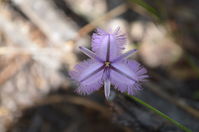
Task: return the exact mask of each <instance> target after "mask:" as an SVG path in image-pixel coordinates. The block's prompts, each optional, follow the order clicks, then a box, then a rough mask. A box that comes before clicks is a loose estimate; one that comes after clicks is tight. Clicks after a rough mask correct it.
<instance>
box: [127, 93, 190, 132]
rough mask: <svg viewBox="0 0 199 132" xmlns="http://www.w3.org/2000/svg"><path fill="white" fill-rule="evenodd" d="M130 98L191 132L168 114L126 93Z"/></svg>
mask: <svg viewBox="0 0 199 132" xmlns="http://www.w3.org/2000/svg"><path fill="white" fill-rule="evenodd" d="M127 96H129V97H130V98H132V99H134V100H135V101H136V102H138V103H140V104H142V105H144V106H145V107H147V108H148V109H150V110H152V111H153V112H155V113H156V114H158V115H160V116H161V117H163V118H165V119H167V120H168V121H170V122H171V123H173V124H174V125H176V126H177V127H179V128H180V129H182V130H183V131H185V132H192V131H191V130H190V129H189V128H187V127H185V126H183V125H182V124H180V123H179V122H177V121H176V120H174V119H172V118H170V117H169V116H167V115H165V114H164V113H162V112H160V111H159V110H157V109H156V108H154V107H153V106H151V105H149V104H147V103H145V102H144V101H142V100H141V99H139V98H137V97H135V96H131V95H128V94H127Z"/></svg>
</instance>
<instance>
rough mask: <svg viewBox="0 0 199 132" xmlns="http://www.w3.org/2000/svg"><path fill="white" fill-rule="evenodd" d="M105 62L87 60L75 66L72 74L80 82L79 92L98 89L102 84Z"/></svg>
mask: <svg viewBox="0 0 199 132" xmlns="http://www.w3.org/2000/svg"><path fill="white" fill-rule="evenodd" d="M102 75H103V64H102V63H100V62H97V61H94V60H87V61H84V62H82V63H80V64H78V65H76V66H75V69H74V70H73V71H71V72H70V76H71V77H72V78H73V79H74V80H76V81H77V82H78V83H79V85H80V86H79V88H78V89H77V92H78V93H80V94H90V93H92V92H94V91H96V90H98V89H99V88H100V87H101V86H102V84H103V80H102Z"/></svg>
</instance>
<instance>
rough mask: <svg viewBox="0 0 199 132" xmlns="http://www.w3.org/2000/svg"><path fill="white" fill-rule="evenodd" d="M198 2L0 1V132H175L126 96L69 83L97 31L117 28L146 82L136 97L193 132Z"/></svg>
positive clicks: (198, 74) (196, 123)
mask: <svg viewBox="0 0 199 132" xmlns="http://www.w3.org/2000/svg"><path fill="white" fill-rule="evenodd" d="M198 5H199V1H198V0H189V1H187V0H161V1H160V0H153V1H150V0H1V2H0V132H180V131H181V130H179V129H178V128H177V127H176V126H174V125H172V124H170V123H169V122H168V121H166V120H165V119H163V118H161V117H160V116H158V115H156V114H155V113H153V112H151V111H150V110H148V109H146V108H145V107H143V106H142V105H140V104H138V103H136V102H135V101H134V100H132V99H130V98H129V97H126V96H125V95H123V94H121V93H118V92H117V91H113V93H112V94H113V96H112V101H110V102H107V101H106V100H105V98H104V94H103V89H101V90H100V91H98V92H95V93H93V94H91V95H90V96H79V95H77V94H76V93H75V92H74V89H75V88H77V84H75V83H74V82H73V81H72V80H71V79H70V78H69V75H68V71H69V70H71V69H72V68H73V67H74V65H75V64H77V63H79V62H80V61H82V60H84V59H87V57H86V56H85V55H83V54H82V53H80V52H79V50H78V46H80V45H82V46H85V47H88V48H90V40H91V38H90V36H91V34H92V33H93V32H94V31H95V28H97V27H100V28H103V29H105V30H108V31H110V30H114V29H115V28H117V27H118V26H119V27H120V28H121V32H122V33H126V35H127V37H128V41H127V44H128V45H127V47H126V51H128V50H129V49H133V48H137V49H138V52H137V53H136V54H135V55H134V56H132V57H131V59H136V60H138V61H139V62H141V63H142V64H143V65H144V66H145V67H147V69H148V71H149V75H150V79H149V81H148V82H146V83H144V85H143V90H142V91H141V92H140V93H138V95H136V96H137V97H139V98H140V99H142V100H144V101H145V102H147V103H149V104H150V105H152V106H154V107H156V108H157V109H159V110H160V111H162V112H163V113H165V114H167V115H169V116H170V117H171V118H173V119H175V120H177V121H179V122H180V123H182V124H184V125H185V126H187V127H188V128H190V129H192V130H193V131H194V132H198V131H199V46H198V41H199V36H198V35H199V30H198V29H199V28H198V18H199V17H198V16H199V8H198Z"/></svg>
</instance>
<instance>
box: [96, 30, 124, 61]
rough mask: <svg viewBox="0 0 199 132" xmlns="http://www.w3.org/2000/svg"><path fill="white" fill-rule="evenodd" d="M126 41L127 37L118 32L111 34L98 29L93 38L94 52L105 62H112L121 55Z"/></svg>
mask: <svg viewBox="0 0 199 132" xmlns="http://www.w3.org/2000/svg"><path fill="white" fill-rule="evenodd" d="M125 41H126V37H125V35H120V34H118V31H116V32H114V33H112V34H110V33H107V32H105V31H103V30H101V29H98V30H97V32H96V33H94V34H93V36H92V50H93V51H94V52H95V53H96V55H97V56H98V57H100V58H101V59H102V60H104V61H107V60H109V61H111V60H113V59H114V58H116V57H117V56H118V55H120V54H121V51H122V50H123V49H124V44H125Z"/></svg>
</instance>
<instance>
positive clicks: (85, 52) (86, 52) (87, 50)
mask: <svg viewBox="0 0 199 132" xmlns="http://www.w3.org/2000/svg"><path fill="white" fill-rule="evenodd" d="M79 49H80V50H81V52H83V53H84V54H85V55H87V56H88V57H90V58H91V59H96V60H97V61H100V62H102V60H101V59H100V58H99V57H97V56H96V54H95V53H94V52H93V51H91V50H89V49H87V48H84V47H81V46H80V47H79Z"/></svg>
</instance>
